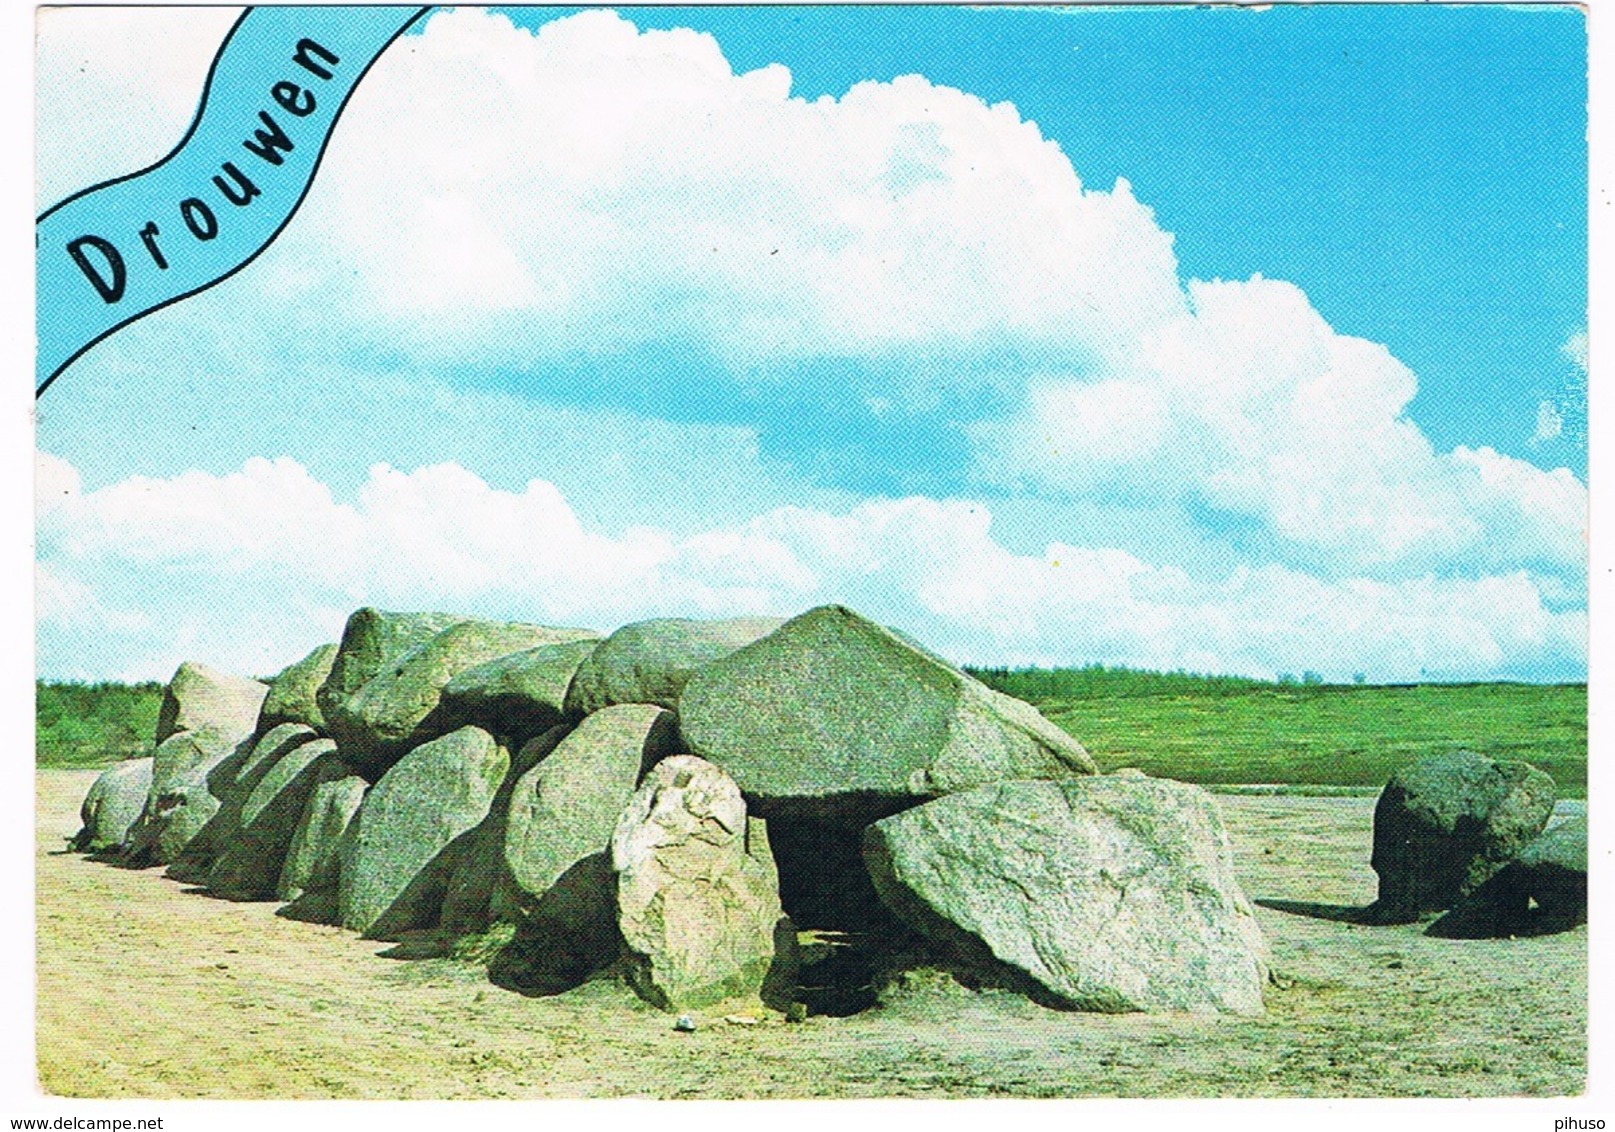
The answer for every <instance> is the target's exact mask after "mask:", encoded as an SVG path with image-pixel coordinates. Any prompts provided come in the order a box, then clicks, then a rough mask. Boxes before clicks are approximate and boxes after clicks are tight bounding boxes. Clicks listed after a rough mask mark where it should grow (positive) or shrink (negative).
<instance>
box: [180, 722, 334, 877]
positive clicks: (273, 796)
mask: <svg viewBox="0 0 1615 1132" xmlns="http://www.w3.org/2000/svg"><path fill="white" fill-rule="evenodd" d="M347 773H348V768H347V766H346V765H344V764H343V763H342V762H341V761H340V760H339V759H338V758H337V757H336V744H335V743H333V742H332V741H331V740H329V739H310V740H308V741H305V742H304V743H302V744H300V745H298V746H296V747H294V748H292V749H291V750H289V751H286V752H285V753H284V754H282V755H281V756H280V757H279V758H278V759H276V760H275V763H274V765H273V766H271V767H270V768H269V769H268V771H267V772H266V773H265V774H264V775H263V776H262V778H261V779H259V781H258V783H257V784H256V785H255V786H254V787H253V788H252V790H251V792H250V793H249V794H248V795H247V797H246V798H245V799H244V800H243V802H242V804H241V810H240V816H239V818H238V819H237V825H236V828H235V830H234V831H233V834H232V836H231V838H230V839H229V841H228V842H226V843H224V844H221V845H220V846H219V847H218V850H217V855H216V857H215V860H214V862H213V867H212V868H211V869H210V870H209V871H208V877H207V886H208V889H209V890H210V891H212V892H213V893H214V894H215V895H218V896H224V897H228V898H229V899H232V900H269V899H272V898H273V897H274V895H275V887H276V884H277V882H278V881H279V880H280V873H281V869H282V867H283V866H284V865H285V863H286V854H287V852H288V851H289V850H290V848H291V843H292V838H293V836H294V835H295V834H296V833H297V826H298V822H299V821H300V820H301V819H302V816H303V810H304V808H305V807H306V806H307V805H308V801H309V798H310V796H311V795H312V794H313V793H314V790H315V788H316V787H317V786H318V785H319V784H320V783H322V782H324V781H327V780H328V779H334V778H340V777H342V776H343V775H345V774H347Z"/></svg>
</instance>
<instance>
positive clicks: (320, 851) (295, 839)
mask: <svg viewBox="0 0 1615 1132" xmlns="http://www.w3.org/2000/svg"><path fill="white" fill-rule="evenodd" d="M369 786H370V784H369V783H368V782H366V781H365V780H364V778H363V777H361V776H360V775H357V774H354V773H353V772H352V770H350V769H347V767H346V764H338V765H336V766H333V767H332V768H331V770H330V771H329V773H328V774H327V775H325V776H324V777H323V780H322V781H319V782H316V783H315V784H314V789H313V790H312V791H310V793H309V796H308V802H307V803H306V804H305V805H304V806H303V813H302V815H301V816H300V817H299V818H298V820H297V828H296V829H295V830H294V831H293V832H292V840H291V844H290V845H289V846H287V849H286V860H285V862H284V863H283V865H282V866H281V870H280V879H279V882H278V883H277V884H276V886H275V895H276V897H278V898H279V899H281V900H290V901H296V900H300V899H301V898H302V897H303V896H304V895H305V894H307V893H311V892H329V893H331V894H332V895H333V896H334V895H335V892H336V887H337V880H338V878H339V876H340V875H341V870H342V839H343V837H344V836H345V835H346V834H347V832H348V828H349V826H350V825H352V823H353V817H354V815H355V814H357V813H358V812H359V806H360V804H361V803H363V802H364V796H365V791H366V790H367V789H369Z"/></svg>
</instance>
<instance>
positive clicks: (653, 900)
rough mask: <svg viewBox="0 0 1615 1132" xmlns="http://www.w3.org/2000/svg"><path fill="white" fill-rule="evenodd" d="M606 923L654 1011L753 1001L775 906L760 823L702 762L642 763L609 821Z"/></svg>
mask: <svg viewBox="0 0 1615 1132" xmlns="http://www.w3.org/2000/svg"><path fill="white" fill-rule="evenodd" d="M611 864H612V868H614V869H615V870H616V873H617V905H618V915H617V923H618V926H619V928H620V929H621V931H622V937H623V940H624V942H625V943H626V944H627V946H628V950H629V952H630V954H631V955H632V957H633V959H634V965H633V967H632V968H631V972H632V974H631V978H632V981H633V983H634V986H635V989H637V990H638V991H639V992H640V994H641V995H642V996H643V997H644V998H645V999H646V1000H647V1001H649V1002H651V1003H653V1004H654V1005H656V1006H659V1007H661V1008H662V1009H664V1010H670V1011H677V1010H685V1009H694V1008H699V1007H702V1006H708V1005H711V1004H713V1003H716V1002H722V1001H724V1000H726V999H747V998H752V999H755V998H757V997H758V996H759V995H760V994H761V993H762V990H763V984H764V981H765V980H766V978H767V976H768V973H769V968H770V966H771V965H772V964H773V962H774V941H775V937H776V934H789V933H788V932H786V933H781V932H780V928H781V921H782V919H783V918H784V913H783V911H782V910H781V908H780V902H779V883H778V877H777V875H776V874H775V871H774V860H773V857H772V855H771V854H770V852H769V848H768V835H767V826H766V824H765V823H764V822H762V821H761V820H759V819H756V818H750V819H748V818H747V816H746V803H745V801H744V800H743V799H742V798H741V795H740V787H738V786H736V785H735V782H734V780H733V779H731V778H730V777H729V776H728V775H726V774H724V773H723V771H721V770H719V769H718V768H717V767H715V766H713V765H712V764H711V763H709V762H707V761H706V760H704V759H698V758H695V757H693V756H690V755H674V756H673V757H671V758H668V759H665V760H663V761H662V762H660V763H658V764H657V765H656V766H655V767H653V768H651V770H650V772H649V773H648V774H647V775H646V776H645V781H644V782H643V783H642V784H641V785H640V787H639V789H638V790H637V791H636V792H635V793H634V796H633V798H632V800H631V801H630V802H629V803H628V806H627V808H626V809H625V810H624V811H623V813H622V816H621V817H620V818H619V819H618V821H617V823H616V829H615V831H614V832H613V834H612V838H611Z"/></svg>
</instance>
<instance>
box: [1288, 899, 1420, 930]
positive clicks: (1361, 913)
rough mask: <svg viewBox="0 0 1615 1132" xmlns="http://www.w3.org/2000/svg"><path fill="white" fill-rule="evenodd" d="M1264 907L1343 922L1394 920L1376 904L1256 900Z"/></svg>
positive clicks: (1384, 922) (1315, 918)
mask: <svg viewBox="0 0 1615 1132" xmlns="http://www.w3.org/2000/svg"><path fill="white" fill-rule="evenodd" d="M1256 903H1257V904H1260V905H1261V906H1262V907H1263V908H1271V909H1273V911H1275V912H1287V913H1289V914H1290V915H1292V916H1310V917H1311V918H1312V919H1314V920H1334V921H1335V922H1337V923H1342V924H1390V923H1393V922H1394V921H1392V920H1388V919H1384V918H1382V917H1381V916H1380V915H1379V914H1378V913H1376V912H1375V910H1374V909H1375V905H1373V904H1365V905H1356V904H1320V903H1316V902H1314V901H1311V900H1273V899H1259V900H1257V901H1256Z"/></svg>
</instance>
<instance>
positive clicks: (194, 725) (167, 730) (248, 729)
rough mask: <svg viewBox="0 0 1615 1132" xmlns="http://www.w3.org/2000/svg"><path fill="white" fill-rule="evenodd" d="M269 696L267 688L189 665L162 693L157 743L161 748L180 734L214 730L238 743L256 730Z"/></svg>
mask: <svg viewBox="0 0 1615 1132" xmlns="http://www.w3.org/2000/svg"><path fill="white" fill-rule="evenodd" d="M268 693H269V685H267V684H260V683H259V682H258V681H256V680H248V679H246V678H245V677H243V676H231V675H230V674H228V673H225V672H219V671H218V670H216V669H213V668H209V667H208V666H207V665H205V664H197V663H195V662H193V661H186V662H185V663H184V664H182V665H180V666H179V668H178V669H177V670H176V671H175V672H174V677H173V679H171V680H170V681H169V682H168V687H167V688H166V689H164V691H163V703H162V707H161V708H159V709H158V711H157V734H156V738H155V741H156V742H157V743H158V744H159V745H161V744H162V743H163V742H165V741H166V740H167V739H168V738H169V737H170V736H171V735H175V734H177V733H179V732H181V731H201V730H204V729H212V730H214V731H217V732H218V733H219V734H220V735H222V736H224V737H225V738H226V739H229V740H230V741H231V742H232V743H234V742H239V741H240V740H242V739H244V738H246V737H247V736H248V735H251V734H252V733H253V731H255V730H256V729H257V727H258V709H259V708H260V707H261V706H262V704H263V702H264V696H266V695H267V694H268Z"/></svg>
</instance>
